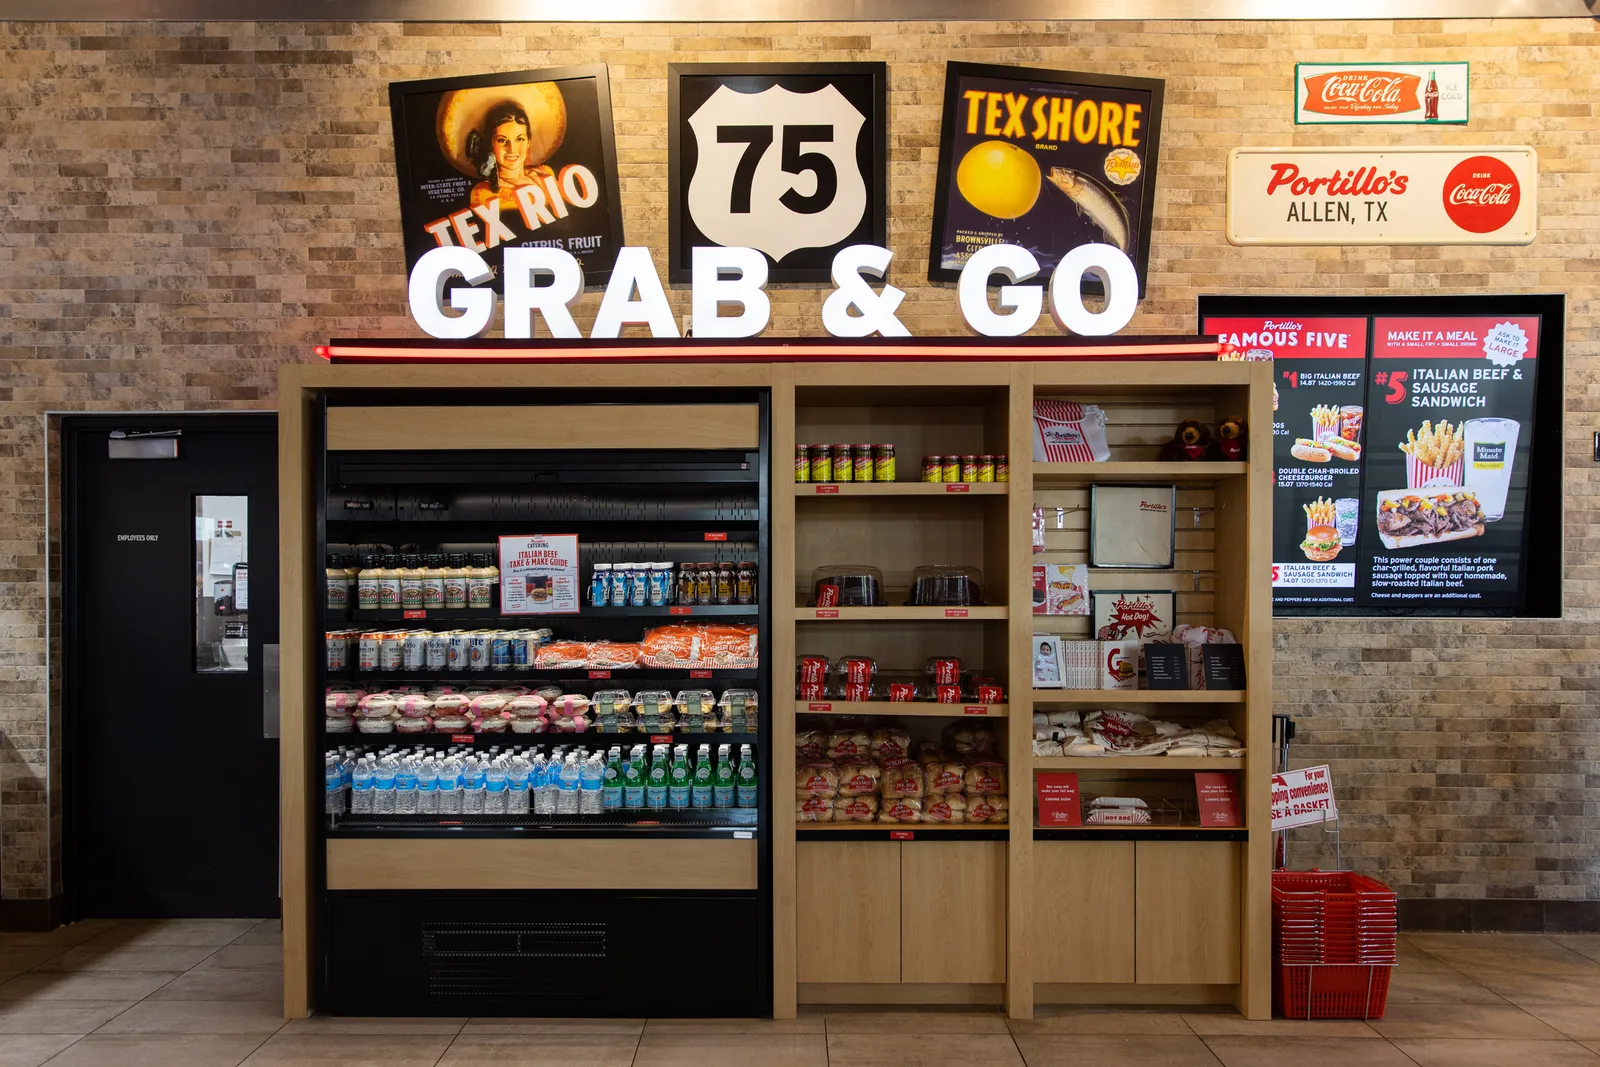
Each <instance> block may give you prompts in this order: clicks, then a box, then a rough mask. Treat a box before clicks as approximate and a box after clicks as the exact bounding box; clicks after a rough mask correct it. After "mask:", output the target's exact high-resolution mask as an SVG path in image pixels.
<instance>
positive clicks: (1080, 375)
mask: <svg viewBox="0 0 1600 1067" xmlns="http://www.w3.org/2000/svg"><path fill="white" fill-rule="evenodd" d="M1130 379H1137V381H1135V382H1130ZM794 383H795V384H794V387H793V393H792V394H785V395H781V396H778V395H775V398H774V405H773V407H774V411H775V412H776V413H778V414H776V416H775V418H774V432H773V441H772V450H773V455H774V457H775V463H776V467H775V468H774V477H775V481H782V480H784V479H785V478H786V477H787V476H788V473H789V471H788V469H787V462H786V460H787V457H788V456H790V455H791V454H792V452H793V448H794V445H795V444H796V443H797V442H798V443H806V444H810V443H814V442H815V443H836V442H851V443H855V442H866V441H872V442H884V441H891V442H893V443H894V444H895V447H896V451H897V454H898V466H899V472H898V473H899V478H900V480H899V481H897V482H895V483H892V484H888V485H885V484H875V483H868V484H845V485H839V486H832V485H823V486H817V485H812V484H805V483H801V484H796V485H795V486H794V490H793V492H792V493H785V492H782V491H781V490H780V492H778V493H777V494H775V507H776V509H777V513H776V514H775V515H774V522H773V529H774V531H775V532H776V533H775V543H774V547H773V554H772V568H773V579H774V585H775V586H776V585H778V584H780V583H782V584H786V583H785V579H786V578H788V577H790V576H792V578H793V588H794V589H795V593H794V596H795V599H794V603H793V608H792V610H784V607H785V605H781V604H780V605H778V606H777V607H776V608H775V610H774V616H773V617H774V619H775V620H778V621H777V622H775V624H774V628H775V631H776V632H775V634H774V645H775V648H777V649H778V650H779V653H778V655H777V659H776V663H777V667H776V671H775V674H774V686H775V688H779V689H780V690H781V686H782V685H783V684H784V680H783V671H784V669H785V664H787V663H788V662H791V661H792V659H793V657H794V656H795V655H796V654H806V653H809V654H818V655H827V656H828V657H829V658H830V659H834V658H837V657H838V656H840V655H847V654H857V655H868V656H872V657H874V658H875V659H876V660H877V661H878V663H879V665H880V668H881V669H920V667H921V665H922V662H923V660H924V658H925V657H927V656H930V655H957V656H960V657H961V659H962V660H963V662H964V663H965V664H966V666H967V667H968V668H969V669H972V668H979V669H982V670H983V671H985V672H986V673H990V674H994V675H997V676H999V677H1000V678H1002V679H1003V680H1004V681H1005V683H1006V695H1007V697H1008V702H1007V703H1006V704H1001V705H989V706H986V707H985V708H984V712H983V715H982V717H981V719H980V718H979V717H978V716H977V715H976V714H975V713H974V712H971V711H968V710H967V709H965V708H963V706H961V705H947V706H943V707H941V706H940V705H933V704H912V705H897V704H891V703H880V702H870V703H859V702H856V703H847V702H844V701H796V702H794V703H793V704H788V703H785V702H782V701H781V700H780V701H779V704H780V707H781V711H780V715H779V716H778V717H777V718H775V721H774V734H775V738H774V740H775V751H774V769H773V777H774V783H773V788H774V792H775V794H781V793H782V792H783V790H784V787H785V786H786V784H787V782H788V780H789V778H790V777H792V775H789V774H786V773H785V768H784V767H783V766H781V763H782V761H785V760H792V759H793V752H792V748H790V747H787V746H785V745H784V744H783V740H784V736H785V733H784V732H785V731H786V730H790V729H793V728H795V727H796V726H801V727H803V728H806V729H811V728H814V727H815V725H816V724H817V723H818V722H821V721H825V719H826V716H829V715H833V716H842V715H851V716H868V717H874V716H881V717H885V718H898V719H899V720H900V721H901V724H902V725H903V726H905V727H906V728H907V729H908V730H911V732H912V733H913V735H914V736H918V737H921V736H937V733H938V730H939V729H940V727H941V726H942V725H943V722H948V721H965V722H966V723H967V724H969V725H977V724H978V723H979V722H981V723H982V724H984V725H987V726H989V727H990V728H991V729H995V730H996V731H997V732H999V733H1000V735H1001V741H1002V744H1003V745H1004V747H1005V751H1006V755H1007V764H1008V771H1009V776H1010V790H1011V793H1010V797H1009V798H1008V799H1009V800H1010V802H1011V809H1010V813H1009V814H1010V821H1009V822H1008V823H1006V824H1002V825H1001V826H998V827H996V826H993V825H985V826H981V827H980V826H971V827H967V826H962V825H955V826H912V827H901V826H883V825H880V824H860V823H841V824H814V823H796V822H795V821H794V814H793V812H792V810H791V809H790V807H789V806H788V805H787V804H775V805H774V813H775V822H776V826H775V834H776V838H775V843H774V873H775V880H776V883H777V884H776V886H775V893H774V900H775V902H776V908H777V911H776V913H775V915H774V922H775V931H776V932H775V943H774V947H775V953H774V967H775V981H774V991H775V997H776V1000H777V1003H776V1004H775V1010H776V1012H777V1013H778V1014H779V1015H787V1014H789V1013H790V1012H791V1011H793V1010H794V1009H795V1007H796V1006H797V1005H798V1004H805V1003H824V1004H827V1003H862V1002H867V1003H901V1004H935V1003H938V1004H951V1003H966V1004H1004V1005H1005V1007H1006V1010H1007V1012H1008V1014H1010V1015H1011V1016H1012V1017H1014V1018H1025V1017H1029V1016H1031V1015H1032V1014H1033V1012H1034V1008H1035V1005H1036V1004H1045V1003H1073V1002H1083V1003H1097V1004H1115V1003H1127V1004H1140V1003H1156V1002H1159V1003H1231V1004H1234V1005H1236V1006H1237V1007H1238V1008H1239V1010H1240V1011H1242V1012H1243V1013H1245V1014H1246V1015H1248V1016H1250V1017H1252V1018H1264V1017H1266V1016H1268V1015H1269V1014H1270V1010H1271V991H1270V985H1269V982H1270V975H1271V970H1270V963H1269V945H1270V937H1269V930H1268V902H1269V899H1270V898H1269V892H1270V890H1269V882H1268V878H1269V867H1270V855H1269V835H1268V834H1267V833H1265V832H1264V831H1261V832H1258V831H1252V830H1249V829H1247V828H1246V827H1252V826H1266V825H1267V823H1268V818H1267V812H1268V803H1267V799H1268V788H1269V787H1268V768H1269V766H1270V760H1269V759H1268V753H1269V752H1270V748H1271V739H1270V722H1271V664H1270V659H1269V655H1270V641H1271V636H1270V635H1271V617H1270V588H1269V585H1268V581H1267V575H1268V573H1269V560H1268V555H1269V547H1268V546H1269V541H1270V531H1271V516H1270V493H1269V481H1268V470H1269V467H1270V450H1269V449H1268V448H1267V447H1266V445H1265V444H1263V446H1262V451H1261V453H1260V456H1261V458H1260V459H1259V460H1252V461H1250V462H1200V463H1166V462H1159V461H1158V460H1157V453H1158V451H1159V446H1160V445H1161V443H1163V442H1164V441H1165V440H1167V439H1168V438H1169V437H1170V436H1171V433H1172V430H1173V427H1174V426H1175V425H1176V424H1177V423H1178V422H1179V421H1181V420H1182V419H1184V418H1191V417H1192V418H1200V419H1203V420H1205V421H1210V422H1215V421H1216V419H1217V418H1218V417H1220V416H1224V415H1230V414H1242V415H1244V416H1245V417H1246V420H1247V423H1248V425H1249V426H1250V427H1252V428H1256V427H1260V428H1263V436H1262V437H1261V438H1260V440H1262V441H1263V442H1266V441H1268V440H1269V439H1268V438H1267V437H1266V436H1265V432H1264V429H1265V428H1266V427H1270V426H1271V424H1272V411H1271V395H1272V387H1271V378H1270V374H1269V373H1268V371H1267V370H1264V369H1262V368H1261V367H1259V366H1254V365H1249V364H1240V363H1214V362H1207V363H1199V362H1182V363H1169V364H1150V365H1141V366H1140V367H1139V369H1138V372H1137V373H1136V374H1135V373H1130V371H1129V368H1128V367H1127V366H1126V365H1121V364H1117V363H1103V362H1076V363H1075V362H1050V363H1014V364H997V365H992V366H975V365H972V364H963V365H960V366H954V365H945V366H915V367H907V366H904V365H894V364H868V365H861V364H853V365H852V364H827V365H797V366H796V367H795V369H794ZM1036 397H1037V398H1061V399H1073V400H1080V401H1086V402H1094V403H1098V404H1100V405H1101V406H1102V407H1103V408H1105V409H1106V411H1107V415H1108V419H1109V423H1110V425H1109V434H1110V443H1111V447H1112V457H1111V460H1110V461H1109V462H1105V463H1032V462H1030V459H1029V457H1030V456H1031V451H1032V434H1033V422H1032V415H1033V401H1034V399H1035V398H1036ZM786 402H787V403H786ZM786 409H787V410H788V411H789V412H792V417H788V418H786V417H785V416H784V414H783V412H784V411H785V410H786ZM957 451H959V452H995V453H1000V452H1003V453H1006V454H1007V455H1008V456H1009V457H1010V481H1009V482H1006V483H997V484H987V485H985V484H974V485H972V486H970V487H963V488H962V489H960V490H957V491H951V489H952V487H949V486H943V485H939V484H925V483H921V482H917V481H911V480H908V479H914V478H916V477H917V475H918V472H919V467H920V463H919V461H920V458H921V456H922V455H923V454H925V453H940V454H947V453H949V452H957ZM1096 482H1110V483H1148V484H1176V485H1177V486H1178V516H1179V518H1178V529H1179V533H1178V545H1177V548H1178V552H1177V566H1176V567H1174V568H1173V569H1172V570H1171V571H1124V570H1106V571H1097V572H1094V575H1093V579H1092V581H1091V585H1092V586H1095V587H1098V588H1108V589H1127V588H1151V589H1158V588H1160V589H1174V590H1176V591H1178V594H1179V595H1178V598H1177V601H1178V603H1177V608H1178V614H1179V621H1183V622H1191V623H1199V624H1205V625H1215V626H1221V627H1225V628H1227V629H1229V630H1232V631H1233V632H1234V633H1235V634H1236V635H1237V636H1238V637H1239V639H1240V641H1241V642H1242V643H1243V644H1244V646H1245V651H1246V661H1247V662H1246V672H1247V678H1248V682H1249V689H1248V690H1240V691H1227V692H1219V691H1150V690H1143V689H1137V690H1111V691H1102V690H1070V689H1060V690H1056V689H1039V690H1036V689H1033V688H1032V687H1031V655H1030V647H1029V645H1030V638H1031V637H1032V635H1033V634H1034V633H1035V632H1036V631H1038V632H1052V633H1060V634H1062V635H1064V636H1071V637H1079V638H1086V637H1088V636H1089V625H1088V620H1087V619H1086V618H1084V617H1070V616H1054V617H1045V616H1035V615H1033V614H1032V613H1031V610H1029V609H1028V608H1027V607H1021V608H1018V607H1017V606H1019V605H1029V604H1030V603H1031V597H1032V577H1031V566H1032V564H1033V563H1035V562H1046V561H1049V562H1061V563H1067V562H1086V561H1087V558H1088V557H1087V503H1088V488H1089V486H1090V485H1092V484H1094V483H1096ZM1036 505H1037V506H1040V507H1045V508H1047V509H1048V510H1047V514H1048V513H1049V512H1050V511H1055V513H1056V514H1059V515H1063V516H1070V521H1067V522H1065V523H1064V524H1063V525H1062V526H1061V528H1060V529H1056V528H1055V527H1054V525H1053V524H1047V535H1046V546H1045V547H1046V551H1045V553H1044V554H1043V555H1035V554H1034V553H1033V551H1032V545H1031V520H1032V510H1033V508H1034V507H1035V506H1036ZM1056 509H1059V510H1056ZM926 563H950V564H962V565H971V566H977V567H979V568H981V570H982V572H983V577H984V591H985V597H986V600H987V605H986V606H983V607H977V606H974V607H971V608H968V609H961V610H960V613H959V614H957V617H955V618H945V617H944V614H945V612H944V609H940V608H905V607H879V608H837V609H822V610H820V611H819V609H817V608H812V607H807V606H806V603H807V598H808V597H809V595H810V580H811V575H812V571H813V569H814V568H817V567H822V566H825V565H828V564H870V565H873V566H877V567H879V568H880V569H882V571H883V573H884V582H885V585H886V586H887V587H888V588H889V589H890V590H897V589H898V590H902V591H903V590H904V589H905V588H906V587H907V585H908V583H909V577H910V572H911V570H912V569H913V568H914V567H915V566H916V565H918V564H926ZM887 599H888V602H889V603H890V604H899V603H902V602H903V601H904V599H905V597H904V595H903V593H902V594H901V595H898V596H897V595H896V594H895V593H894V592H890V593H889V594H888V598H887ZM953 614H956V612H953ZM819 616H820V617H819ZM1106 706H1115V707H1126V708H1129V709H1133V710H1143V711H1145V712H1146V713H1147V714H1149V715H1151V716H1152V717H1157V716H1159V717H1162V718H1168V719H1176V720H1178V721H1183V722H1188V723H1193V724H1196V725H1198V724H1199V723H1201V722H1205V721H1207V720H1209V719H1214V718H1224V719H1227V720H1228V721H1230V722H1231V723H1232V724H1233V726H1234V727H1235V729H1236V730H1237V732H1238V733H1239V735H1240V737H1241V738H1242V739H1243V741H1244V744H1245V747H1246V749H1247V756H1246V757H1245V758H1242V759H1225V758H1170V757H1165V756H1158V757H1142V758H1140V757H1133V758H1117V757H1092V758H1071V757H1055V758H1047V757H1035V756H1034V755H1033V751H1032V736H1033V731H1032V717H1033V714H1034V710H1035V708H1036V707H1037V708H1038V709H1039V710H1041V711H1046V710H1051V709H1058V710H1067V709H1079V710H1088V709H1090V708H1095V707H1106ZM1250 757H1255V758H1250ZM789 769H792V767H791V768H789ZM1206 770H1215V771H1230V772H1233V773H1235V774H1237V775H1238V776H1239V779H1240V782H1241V790H1240V794H1241V801H1242V805H1243V808H1244V812H1245V816H1244V820H1243V821H1244V823H1245V824H1246V825H1245V827H1238V828H1226V829H1207V828H1201V827H1199V826H1150V827H1143V828H1135V827H1106V828H1097V827H1082V828H1075V829H1072V830H1056V829H1038V830H1037V831H1036V829H1035V816H1034V800H1033V784H1034V783H1033V776H1034V774H1035V773H1036V772H1040V771H1074V772H1076V773H1078V775H1079V777H1080V783H1081V784H1082V785H1084V786H1085V787H1087V788H1089V789H1090V791H1091V792H1093V791H1095V788H1094V787H1096V786H1101V787H1105V786H1111V785H1114V784H1116V783H1119V782H1120V783H1121V784H1123V785H1129V784H1130V783H1136V784H1137V785H1139V786H1142V787H1147V788H1151V789H1153V790H1154V791H1155V792H1157V793H1160V792H1161V791H1163V790H1166V791H1168V792H1170V793H1173V794H1178V793H1183V792H1185V791H1187V796H1188V798H1189V800H1190V801H1191V802H1192V800H1193V796H1194V786H1193V774H1194V772H1196V771H1206ZM1099 791H1100V792H1107V791H1111V792H1114V791H1115V790H1114V789H1113V790H1107V789H1104V788H1102V789H1100V790H1099ZM785 795H786V794H785ZM980 829H982V830H986V831H989V832H988V833H986V834H983V835H975V834H970V833H969V834H965V835H964V834H963V833H962V831H964V830H965V831H972V830H980ZM884 830H901V831H907V830H909V831H914V832H913V833H909V834H907V833H904V832H902V833H900V834H895V835H891V834H887V833H884V832H883V831H884ZM863 831H876V832H863ZM995 831H1002V832H1001V833H996V832H995ZM979 836H981V837H982V838H984V839H976V840H975V839H969V838H973V837H979ZM791 887H792V888H791Z"/></svg>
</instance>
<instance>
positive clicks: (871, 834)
mask: <svg viewBox="0 0 1600 1067" xmlns="http://www.w3.org/2000/svg"><path fill="white" fill-rule="evenodd" d="M794 836H795V838H796V840H799V841H841V840H842V841H1005V840H1007V839H1009V838H1010V836H1011V833H1010V831H1009V830H1008V829H1007V828H1006V825H1005V824H1004V823H1001V824H999V825H997V826H961V825H956V824H951V823H926V824H923V823H910V824H907V823H896V824H892V825H890V824H884V823H864V822H863V823H857V822H830V823H797V824H796V825H795V831H794Z"/></svg>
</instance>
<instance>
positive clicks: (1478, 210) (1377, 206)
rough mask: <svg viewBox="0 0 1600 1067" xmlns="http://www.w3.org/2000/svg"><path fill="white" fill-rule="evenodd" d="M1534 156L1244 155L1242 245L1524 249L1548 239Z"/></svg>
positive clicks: (1236, 238)
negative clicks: (1542, 232)
mask: <svg viewBox="0 0 1600 1067" xmlns="http://www.w3.org/2000/svg"><path fill="white" fill-rule="evenodd" d="M1538 194H1539V185H1538V157H1537V155H1536V154H1535V152H1534V150H1533V149H1532V148H1523V147H1509V148H1503V147H1496V148H1470V147H1469V148H1462V147H1456V146H1429V147H1416V148H1235V149H1234V150H1233V151H1232V152H1230V153H1229V154H1228V241H1229V242H1230V243H1232V244H1236V245H1458V244H1488V245H1524V244H1528V243H1529V242H1531V241H1532V240H1533V238H1534V236H1535V234H1536V233H1537V232H1538Z"/></svg>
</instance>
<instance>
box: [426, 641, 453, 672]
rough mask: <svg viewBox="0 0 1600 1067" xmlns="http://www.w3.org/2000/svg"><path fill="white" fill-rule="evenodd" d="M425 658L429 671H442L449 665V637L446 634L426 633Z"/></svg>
mask: <svg viewBox="0 0 1600 1067" xmlns="http://www.w3.org/2000/svg"><path fill="white" fill-rule="evenodd" d="M426 660H427V664H428V670H430V671H442V670H444V669H445V668H447V667H449V666H450V638H449V637H448V636H447V635H445V634H440V633H433V634H429V635H428V649H427V654H426Z"/></svg>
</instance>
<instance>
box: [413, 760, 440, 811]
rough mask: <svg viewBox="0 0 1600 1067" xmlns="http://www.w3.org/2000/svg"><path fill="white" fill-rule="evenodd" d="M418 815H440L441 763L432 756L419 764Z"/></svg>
mask: <svg viewBox="0 0 1600 1067" xmlns="http://www.w3.org/2000/svg"><path fill="white" fill-rule="evenodd" d="M417 814H418V815H437V814H439V761H438V760H436V759H434V758H433V757H432V756H424V757H423V758H422V762H421V763H419V764H417Z"/></svg>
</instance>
